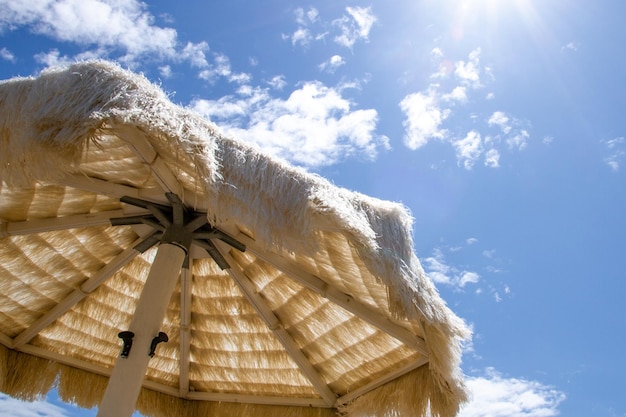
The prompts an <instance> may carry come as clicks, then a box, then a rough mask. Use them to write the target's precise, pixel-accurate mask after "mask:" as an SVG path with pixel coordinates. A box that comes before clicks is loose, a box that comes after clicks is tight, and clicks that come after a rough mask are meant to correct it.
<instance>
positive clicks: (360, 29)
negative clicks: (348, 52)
mask: <svg viewBox="0 0 626 417" xmlns="http://www.w3.org/2000/svg"><path fill="white" fill-rule="evenodd" d="M294 15H295V20H296V25H297V26H296V29H295V30H294V31H293V32H292V33H289V34H283V35H282V38H283V40H288V41H290V42H291V44H292V45H293V46H300V47H309V46H310V45H311V44H312V43H313V42H314V41H323V40H325V39H326V37H327V36H329V35H330V36H333V40H334V41H335V43H337V44H338V45H340V46H343V47H346V48H352V47H353V46H354V44H355V43H357V42H359V41H362V42H367V41H369V34H370V31H371V30H372V27H373V26H374V24H375V23H376V21H377V18H376V16H375V15H374V13H373V12H372V8H371V7H350V6H349V7H346V8H345V14H344V15H343V16H341V17H339V18H336V19H332V20H330V21H325V20H323V19H322V18H321V17H320V14H319V12H318V10H317V9H315V8H313V7H311V8H309V9H308V10H305V9H304V8H302V7H299V8H297V9H295V11H294Z"/></svg>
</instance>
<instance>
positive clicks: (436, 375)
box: [0, 326, 467, 417]
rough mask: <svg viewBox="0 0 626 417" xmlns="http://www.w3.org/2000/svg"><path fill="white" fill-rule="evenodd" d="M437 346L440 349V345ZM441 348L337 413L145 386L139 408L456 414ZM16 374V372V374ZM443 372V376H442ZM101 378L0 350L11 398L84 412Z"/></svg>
mask: <svg viewBox="0 0 626 417" xmlns="http://www.w3.org/2000/svg"><path fill="white" fill-rule="evenodd" d="M427 329H428V336H429V337H430V338H431V339H437V338H442V337H443V338H445V337H446V336H445V335H443V334H441V332H440V331H438V330H437V329H436V328H433V327H431V326H428V327H427ZM440 346H441V345H440ZM449 354H451V352H446V349H442V350H441V351H439V352H436V351H434V352H431V362H432V364H433V365H435V366H436V367H437V368H439V369H438V371H434V370H433V369H432V367H431V366H430V365H428V364H427V365H424V366H422V367H420V368H418V369H416V370H414V371H411V372H409V373H407V374H405V375H403V376H402V377H400V378H397V379H395V380H393V381H391V382H388V383H387V384H385V385H383V386H381V387H378V388H376V389H375V390H373V391H371V392H369V393H367V394H365V395H362V396H360V397H359V398H357V399H355V400H354V401H352V402H350V403H348V404H345V405H342V406H341V407H339V409H338V410H335V409H324V408H309V407H295V406H277V405H259V404H243V403H231V402H215V401H193V400H185V399H182V398H174V397H172V396H171V395H168V394H163V393H159V392H156V391H153V390H149V389H146V388H143V389H142V390H141V394H140V395H139V399H138V401H137V410H138V411H139V412H140V413H141V414H143V415H145V416H147V417H166V416H173V415H184V416H186V417H205V416H206V417H208V416H213V417H218V416H219V417H222V416H224V417H225V416H231V417H244V416H249V415H254V416H255V417H332V416H335V415H337V413H338V414H339V415H341V416H345V417H395V416H402V415H414V416H425V415H431V416H434V417H452V416H455V415H456V414H457V413H458V411H459V407H460V404H461V403H463V402H465V401H467V396H466V393H465V389H464V387H463V384H462V382H459V381H457V383H459V384H460V385H451V384H450V383H449V380H448V378H446V377H444V375H445V373H446V372H450V371H449V370H448V369H446V368H448V367H452V368H454V366H453V365H443V364H442V362H443V363H448V361H446V356H447V355H449ZM18 370H19V371H18ZM440 372H441V373H440ZM107 380H108V379H107V378H106V377H105V376H101V375H96V374H93V373H91V372H87V371H83V370H80V369H77V368H73V367H71V366H67V365H63V364H58V363H56V362H53V361H49V360H46V359H42V358H38V357H35V356H32V355H29V354H26V353H21V352H17V351H14V350H11V349H7V348H6V347H4V346H0V390H1V391H2V392H5V393H7V394H8V395H11V396H13V397H16V398H19V399H22V400H26V401H34V400H37V399H41V398H43V397H45V395H46V393H47V392H48V391H50V390H51V389H52V388H55V387H56V388H57V389H58V395H59V398H61V399H62V400H63V401H65V402H69V403H73V404H76V405H78V406H80V407H83V408H93V407H95V406H97V405H98V404H99V403H100V400H101V398H102V396H103V394H104V391H105V389H106V384H107Z"/></svg>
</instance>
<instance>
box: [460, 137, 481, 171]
mask: <svg viewBox="0 0 626 417" xmlns="http://www.w3.org/2000/svg"><path fill="white" fill-rule="evenodd" d="M453 145H454V148H455V149H456V157H457V161H458V162H459V164H462V165H463V167H464V168H465V169H468V170H469V169H472V168H473V167H474V164H475V163H476V161H477V160H478V158H480V155H481V154H482V152H483V146H482V140H481V137H480V133H478V132H476V131H475V130H472V131H470V132H468V133H467V135H466V136H465V138H463V139H459V140H455V141H454V142H453Z"/></svg>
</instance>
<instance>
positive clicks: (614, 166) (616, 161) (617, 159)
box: [604, 136, 626, 172]
mask: <svg viewBox="0 0 626 417" xmlns="http://www.w3.org/2000/svg"><path fill="white" fill-rule="evenodd" d="M604 145H605V146H606V148H607V150H608V151H609V156H607V157H606V158H604V163H605V164H607V165H608V166H609V168H611V171H613V172H618V171H619V170H620V168H621V164H622V160H623V159H624V155H626V144H625V143H624V137H622V136H620V137H616V138H613V139H610V140H607V141H604Z"/></svg>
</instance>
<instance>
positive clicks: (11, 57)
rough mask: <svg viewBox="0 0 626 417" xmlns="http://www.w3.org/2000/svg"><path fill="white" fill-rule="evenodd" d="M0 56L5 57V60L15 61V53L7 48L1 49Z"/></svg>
mask: <svg viewBox="0 0 626 417" xmlns="http://www.w3.org/2000/svg"><path fill="white" fill-rule="evenodd" d="M0 58H2V59H4V60H5V61H9V62H15V55H14V54H13V52H11V51H9V50H8V49H7V48H1V49H0Z"/></svg>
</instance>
